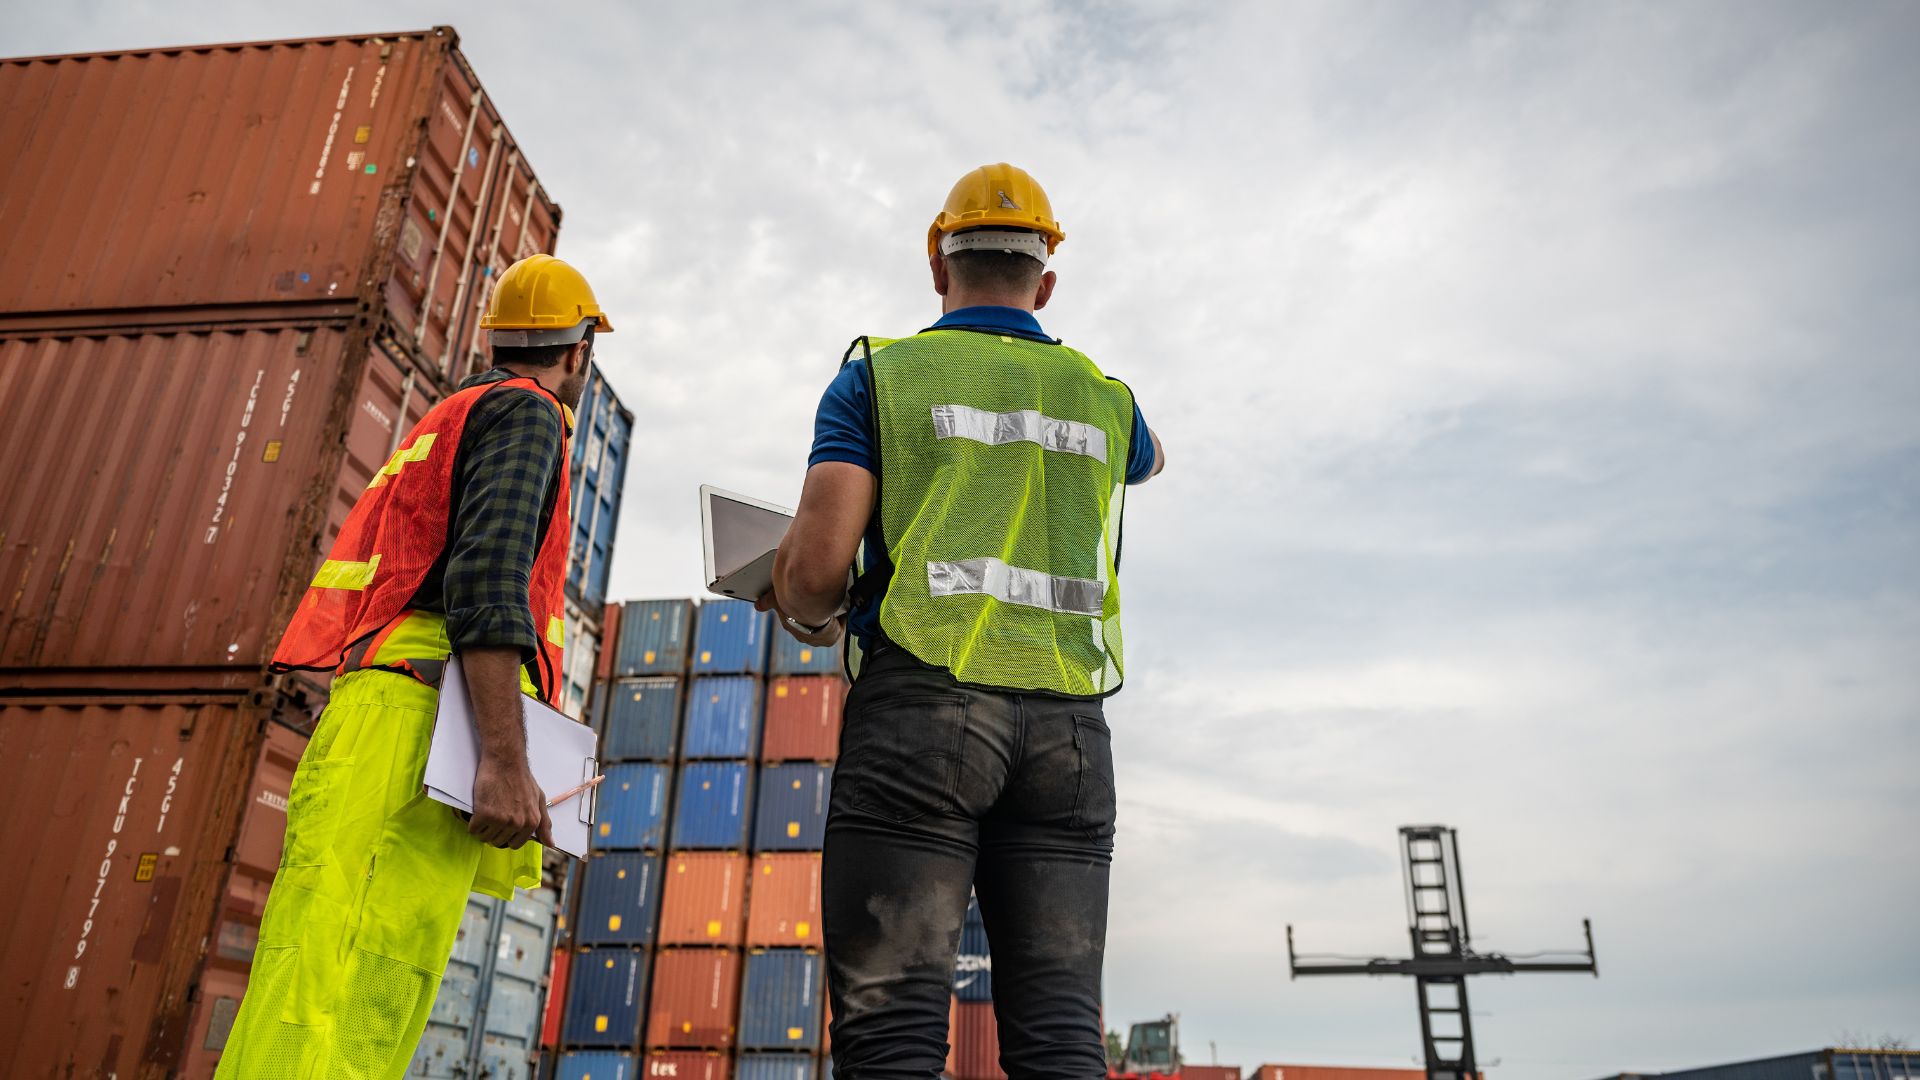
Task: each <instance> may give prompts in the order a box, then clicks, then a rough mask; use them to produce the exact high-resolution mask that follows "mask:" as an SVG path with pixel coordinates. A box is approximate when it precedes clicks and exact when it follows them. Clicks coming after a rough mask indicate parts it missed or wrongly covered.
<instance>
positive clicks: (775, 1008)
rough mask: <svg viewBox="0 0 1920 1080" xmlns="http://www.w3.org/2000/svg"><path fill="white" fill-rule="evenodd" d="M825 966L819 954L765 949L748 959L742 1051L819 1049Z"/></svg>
mask: <svg viewBox="0 0 1920 1080" xmlns="http://www.w3.org/2000/svg"><path fill="white" fill-rule="evenodd" d="M825 972H826V964H825V963H824V962H823V961H822V959H821V956H820V954H819V953H817V952H810V951H806V950H802V949H768V950H766V951H765V952H753V953H749V954H747V973H746V977H745V979H744V980H742V981H743V982H744V984H745V989H744V990H742V992H741V995H740V1049H742V1050H804V1051H812V1050H817V1049H819V1047H820V1018H821V1016H822V1013H823V1010H822V1009H821V1006H820V991H821V987H822V986H823V985H825V984H824V982H823V980H824V978H825Z"/></svg>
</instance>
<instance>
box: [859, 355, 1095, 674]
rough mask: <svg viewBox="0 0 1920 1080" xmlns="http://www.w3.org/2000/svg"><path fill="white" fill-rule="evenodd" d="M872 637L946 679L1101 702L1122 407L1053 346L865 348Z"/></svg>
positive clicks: (1078, 358)
mask: <svg viewBox="0 0 1920 1080" xmlns="http://www.w3.org/2000/svg"><path fill="white" fill-rule="evenodd" d="M869 342H870V344H871V346H872V347H873V349H874V351H873V353H872V357H871V359H870V361H869V364H870V369H869V370H870V371H871V372H872V375H873V401H874V412H875V420H876V426H877V428H878V432H877V434H878V437H879V443H880V531H881V535H882V536H883V537H884V538H885V540H886V546H887V552H888V554H889V555H891V556H892V558H893V566H894V570H893V579H892V581H891V582H890V583H889V584H888V586H887V592H886V596H885V598H884V599H883V600H882V601H881V604H880V627H881V629H882V630H884V631H885V632H886V634H887V636H888V637H889V638H891V639H892V640H893V642H894V643H895V644H897V645H899V646H901V647H902V648H904V649H906V650H907V651H908V652H910V653H912V654H913V655H914V656H916V657H919V658H920V659H921V660H922V661H924V662H926V663H929V664H933V665H936V666H938V667H943V668H946V669H947V670H949V671H951V672H952V673H953V675H954V677H955V678H956V679H958V680H959V681H961V682H964V683H971V684H974V685H977V686H986V687H995V688H999V689H1006V690H1046V691H1052V692H1054V693H1060V694H1069V695H1074V696H1081V697H1095V696H1102V695H1106V694H1111V693H1113V692H1114V691H1116V690H1118V689H1119V688H1120V682H1121V679H1122V677H1123V675H1124V672H1125V664H1124V661H1123V659H1122V656H1121V643H1120V584H1119V578H1118V569H1119V561H1120V519H1121V513H1122V509H1123V500H1124V498H1125V492H1126V479H1127V457H1128V450H1129V446H1128V440H1129V439H1130V437H1131V436H1132V433H1133V395H1132V393H1130V392H1129V391H1128V390H1127V388H1126V387H1125V386H1124V385H1123V384H1121V383H1119V382H1116V381H1114V380H1111V379H1108V378H1107V377H1105V376H1104V375H1102V374H1101V373H1100V369H1099V368H1097V367H1095V366H1094V365H1093V361H1091V360H1089V359H1087V358H1086V357H1085V356H1083V355H1081V354H1080V353H1078V352H1075V351H1074V350H1072V349H1069V348H1067V347H1066V346H1064V345H1055V344H1047V343H1044V342H1038V341H1030V340H1027V339H1025V338H1017V337H1013V336H1003V335H999V334H990V333H979V332H977V331H970V330H929V331H927V332H925V333H921V334H918V335H915V336H913V337H910V338H902V339H900V340H897V341H886V340H884V339H869Z"/></svg>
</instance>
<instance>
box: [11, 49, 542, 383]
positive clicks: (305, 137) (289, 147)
mask: <svg viewBox="0 0 1920 1080" xmlns="http://www.w3.org/2000/svg"><path fill="white" fill-rule="evenodd" d="M455 40H456V39H455V37H454V35H453V33H452V31H451V30H450V29H448V28H445V27H440V28H435V29H432V30H425V31H418V32H410V33H400V34H388V35H382V36H372V35H364V36H358V37H340V38H324V39H308V40H300V41H275V42H255V43H249V44H237V45H206V46H195V47H186V48H167V49H150V50H138V51H128V52H119V53H102V54H94V55H86V56H66V57H56V58H25V59H19V60H8V61H4V62H0V100H5V101H7V102H8V103H9V105H10V108H9V109H8V110H7V115H6V117H4V118H0V145H5V146H8V147H10V148H12V149H13V150H14V154H13V159H14V164H15V167H14V169H13V172H12V175H11V176H10V177H9V179H8V182H7V187H6V190H4V191H0V248H4V249H5V250H10V251H34V252H38V253H39V255H38V257H36V258H34V259H31V260H16V262H15V263H14V264H13V265H12V266H10V267H9V268H8V270H7V272H5V273H4V274H0V311H6V312H11V313H34V314H39V315H43V316H46V317H49V318H51V319H55V320H64V323H63V324H65V325H74V324H77V323H78V322H80V321H81V314H80V313H83V312H111V313H116V316H117V317H120V318H122V319H124V318H127V317H129V316H128V315H127V313H140V314H143V315H145V316H146V317H149V318H152V317H154V316H155V315H156V313H158V312H160V311H164V310H166V309H177V310H183V311H184V312H185V313H186V314H185V316H184V317H186V318H188V319H189V320H191V321H202V320H204V319H206V318H208V317H209V314H210V313H219V312H220V311H221V310H222V309H229V310H230V309H234V308H239V307H247V306H260V305H275V306H278V307H281V308H284V309H296V310H297V309H303V308H304V309H310V310H312V311H314V312H315V313H317V314H331V315H334V316H350V315H352V314H354V313H355V308H356V305H365V307H364V308H363V310H374V311H375V312H376V318H377V317H378V315H379V314H385V315H386V316H387V317H388V318H389V319H391V320H392V321H393V323H394V324H395V325H396V326H399V327H401V328H403V329H404V330H407V331H410V332H411V331H415V330H416V329H417V330H418V331H419V332H418V334H413V333H409V337H416V336H417V337H418V338H419V347H420V349H421V351H422V352H423V353H424V354H425V355H426V356H427V357H428V358H430V359H432V360H433V361H434V362H436V363H437V364H438V365H440V366H443V367H445V368H447V369H448V370H449V371H450V372H451V375H452V378H453V379H454V381H458V379H459V377H460V375H461V374H462V372H463V371H464V369H465V367H466V366H467V365H468V364H469V363H471V361H472V359H473V358H474V357H475V356H477V350H476V348H475V334H474V330H475V322H476V320H477V315H478V312H479V309H480V307H481V306H482V305H483V304H484V303H485V300H486V295H487V287H488V286H489V285H490V284H491V282H492V280H493V278H494V277H495V276H496V275H497V274H498V273H499V271H500V270H502V269H504V268H505V266H506V264H507V263H509V262H511V261H512V260H513V259H514V258H516V257H517V256H519V255H522V254H530V253H532V252H535V251H551V250H553V242H554V237H555V234H556V233H557V231H558V228H559V219H560V214H559V208H558V207H557V206H555V205H554V204H553V203H552V202H551V201H549V200H548V199H547V198H546V196H545V195H544V193H543V192H542V191H541V189H540V185H539V183H538V181H537V180H535V179H534V176H533V173H532V171H531V170H530V168H529V167H528V165H527V163H526V162H525V161H524V160H523V159H522V157H521V154H520V151H519V148H518V145H517V144H516V143H515V142H514V140H513V138H512V136H511V135H510V134H508V132H507V130H506V127H505V125H504V124H503V123H501V121H500V117H499V114H498V112H497V111H496V110H494V108H493V106H492V103H491V102H490V101H488V100H487V98H486V96H485V92H484V91H483V90H482V89H481V87H480V84H479V82H478V80H477V79H476V78H475V76H474V74H473V71H472V69H471V68H470V67H469V66H468V65H467V62H466V60H465V58H464V57H462V56H461V54H460V53H459V51H458V49H457V48H456V45H455ZM29 208H30V210H29ZM429 295H430V296H431V300H429V299H428V297H429ZM379 308H384V312H381V311H379V310H378V309H379ZM422 310H426V311H427V312H428V315H427V318H426V320H425V325H424V326H419V327H416V313H417V312H419V311H422Z"/></svg>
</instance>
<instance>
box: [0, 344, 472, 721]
mask: <svg viewBox="0 0 1920 1080" xmlns="http://www.w3.org/2000/svg"><path fill="white" fill-rule="evenodd" d="M348 347H349V339H348V334H347V332H346V331H343V330H341V329H338V328H333V327H315V328H311V329H306V330H291V329H290V330H279V331H262V330H249V331H240V332H215V333H202V334H143V335H133V336H125V335H123V336H114V337H107V338H70V339H58V338H45V339H39V340H32V339H15V340H11V341H4V342H0V395H4V396H5V399H6V400H8V401H9V402H11V403H12V407H13V408H14V409H16V410H17V411H18V414H19V415H21V416H32V417H35V418H36V422H35V423H33V424H16V425H12V426H9V427H5V428H0V460H6V461H10V462H23V463H32V464H33V466H34V467H30V468H20V469H18V470H17V471H15V472H14V473H13V477H12V480H11V488H10V491H9V494H8V496H7V498H6V500H5V502H4V504H0V587H3V588H4V589H5V598H6V603H5V604H4V608H5V612H4V615H0V668H31V669H39V670H40V672H41V678H42V679H48V678H51V679H54V680H58V679H59V678H60V676H58V675H54V676H48V675H47V673H46V670H47V669H68V670H72V669H97V668H108V669H166V668H170V667H171V668H197V669H202V670H201V671H200V672H199V673H198V674H197V675H196V678H197V679H198V680H199V686H200V688H206V689H217V688H222V687H227V686H233V685H235V684H236V683H238V682H242V681H245V682H250V683H251V684H256V685H257V683H258V681H259V673H260V671H261V668H262V665H263V664H264V662H265V660H266V659H267V657H268V655H269V654H270V653H271V651H272V647H273V639H274V636H275V635H276V634H277V632H278V629H279V621H278V620H279V619H283V618H284V614H277V612H278V611H283V610H284V611H290V610H291V608H290V606H288V605H290V603H291V602H293V601H296V600H297V599H298V590H299V588H300V587H301V586H303V585H304V584H305V582H306V581H307V580H308V579H309V578H310V577H311V575H312V573H313V570H314V568H315V567H316V566H317V565H318V561H319V559H320V558H321V557H322V555H323V554H324V547H323V546H322V544H323V540H322V538H321V536H320V535H316V534H314V533H313V532H311V531H308V529H307V528H306V527H305V526H304V525H303V522H302V515H303V514H305V515H306V516H308V517H312V516H314V514H315V508H314V507H313V506H312V505H311V504H313V503H316V502H317V503H321V504H323V506H322V507H321V508H320V509H323V510H325V511H326V512H327V513H328V516H329V518H330V519H331V523H330V524H329V526H328V527H327V529H326V532H325V536H326V537H327V538H330V537H331V535H332V533H333V532H334V531H336V530H337V528H338V523H339V521H340V520H343V519H344V518H345V516H346V510H347V508H348V507H350V506H351V505H352V500H353V498H354V497H357V496H358V494H359V492H360V491H361V490H362V489H363V488H364V487H365V485H366V483H367V480H368V479H369V478H371V476H372V475H373V473H374V471H375V470H376V469H377V468H378V467H379V465H380V463H381V462H383V461H385V460H386V458H387V456H388V455H389V453H390V452H391V443H392V441H393V438H394V431H395V429H396V425H398V429H399V430H400V431H402V432H404V430H405V428H406V427H407V426H409V425H410V424H411V423H412V422H413V421H414V420H417V419H418V417H419V416H420V415H422V414H423V413H424V412H425V410H426V409H427V408H428V407H430V405H431V404H432V402H433V401H434V400H436V396H437V391H434V390H432V389H430V388H431V387H432V385H433V384H432V383H431V382H430V381H428V380H424V379H416V380H415V382H414V385H413V386H412V388H411V389H409V388H408V387H407V385H406V377H405V374H404V372H403V371H402V370H401V368H400V366H399V365H398V364H397V363H396V362H395V361H394V360H393V359H392V358H391V356H389V355H388V354H387V353H386V352H385V351H384V350H380V349H377V348H376V350H375V355H374V356H373V357H372V362H370V363H369V362H366V358H365V357H363V358H362V362H361V364H359V365H357V366H358V367H359V368H360V369H361V376H360V378H359V379H358V382H357V386H348V385H342V382H343V379H344V378H345V376H344V374H343V372H344V371H346V370H348V369H349V368H351V367H354V366H356V365H352V364H350V363H349V360H350V358H349V357H347V356H346V355H344V351H345V350H346V349H347V348H348ZM343 394H344V395H346V396H347V399H348V407H346V408H342V407H341V406H340V404H339V403H337V402H336V401H335V400H334V399H335V398H336V397H337V396H340V395H343ZM402 398H405V399H406V400H407V404H406V409H405V411H406V420H405V421H404V422H403V421H402V419H401V411H402V407H401V399H402ZM341 412H344V413H345V414H346V416H345V420H344V430H342V429H341V427H339V426H336V421H335V419H334V418H335V416H336V415H337V414H338V413H341ZM343 442H344V446H345V457H344V465H341V466H336V465H335V464H334V463H335V462H336V461H339V460H340V455H341V445H342V443H343ZM289 591H290V592H291V595H290V596H289V595H287V593H288V592H289ZM234 672H241V673H250V674H249V675H248V676H247V679H245V680H240V679H236V678H233V677H226V676H228V674H229V673H234ZM80 681H81V683H82V684H83V685H88V684H90V683H91V680H88V679H85V678H82V679H81V680H80Z"/></svg>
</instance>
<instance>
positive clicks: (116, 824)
mask: <svg viewBox="0 0 1920 1080" xmlns="http://www.w3.org/2000/svg"><path fill="white" fill-rule="evenodd" d="M143 760H145V759H143V758H134V759H133V771H131V772H129V773H127V782H126V783H125V784H124V785H122V786H121V788H120V805H119V806H118V807H116V808H115V809H114V813H113V833H112V834H111V835H109V836H108V837H107V850H106V853H105V854H103V855H101V856H100V868H99V872H98V873H97V874H96V875H95V877H94V881H93V896H92V897H91V898H90V899H91V902H90V903H89V904H88V905H87V913H86V914H85V915H84V916H81V919H80V939H79V940H78V941H76V942H74V945H73V959H74V960H75V961H76V963H73V964H70V965H68V966H67V977H66V980H65V982H64V986H65V987H66V989H68V990H71V989H73V988H74V987H75V986H77V985H79V983H80V965H79V963H77V961H79V960H80V958H81V957H84V956H86V955H87V938H88V936H89V935H91V934H92V933H93V915H94V912H96V911H98V910H99V909H100V894H101V893H103V892H105V891H106V888H107V878H108V876H109V875H111V874H112V873H113V853H114V852H116V851H118V850H120V830H121V829H122V828H124V827H125V826H126V823H127V804H128V803H130V802H132V801H133V789H134V786H135V785H136V784H138V783H139V777H140V762H141V761H143ZM179 768H180V766H179V765H178V764H177V763H176V764H175V765H174V771H175V772H176V773H177V772H178V771H179Z"/></svg>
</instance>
